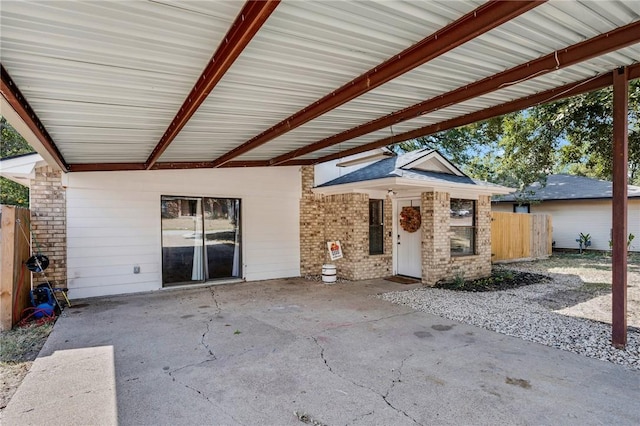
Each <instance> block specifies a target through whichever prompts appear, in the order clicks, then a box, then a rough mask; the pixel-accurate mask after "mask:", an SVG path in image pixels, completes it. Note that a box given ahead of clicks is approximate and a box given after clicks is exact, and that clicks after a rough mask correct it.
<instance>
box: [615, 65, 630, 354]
mask: <svg viewBox="0 0 640 426" xmlns="http://www.w3.org/2000/svg"><path fill="white" fill-rule="evenodd" d="M628 107H629V75H628V70H627V69H626V68H620V69H618V70H615V71H614V72H613V212H612V226H613V230H612V233H611V241H612V242H613V253H612V260H613V262H612V286H611V287H612V295H611V297H612V314H611V316H612V337H611V342H612V343H613V346H615V347H616V348H620V349H624V347H625V346H626V344H627V191H628V190H627V184H628V172H629V170H628V168H629V139H628V136H629V135H628Z"/></svg>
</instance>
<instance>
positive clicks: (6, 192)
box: [0, 116, 34, 207]
mask: <svg viewBox="0 0 640 426" xmlns="http://www.w3.org/2000/svg"><path fill="white" fill-rule="evenodd" d="M0 132H1V133H0V134H1V136H2V140H1V143H0V156H1V157H2V158H5V157H11V156H14V155H20V154H28V153H30V152H34V150H33V148H32V147H31V146H30V145H29V144H28V143H27V141H25V140H24V138H23V137H22V136H20V134H19V133H18V132H17V131H16V130H15V129H14V128H13V127H11V125H10V124H9V123H8V122H7V120H6V119H5V118H4V117H1V116H0ZM0 204H7V205H14V206H21V207H29V188H27V187H26V186H24V185H20V184H19V183H15V182H13V181H10V180H9V179H5V178H3V177H0Z"/></svg>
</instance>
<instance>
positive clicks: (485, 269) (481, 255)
mask: <svg viewBox="0 0 640 426" xmlns="http://www.w3.org/2000/svg"><path fill="white" fill-rule="evenodd" d="M477 209H478V212H477V213H476V239H477V240H476V253H477V254H478V261H477V265H478V267H477V269H476V274H477V276H478V277H486V276H489V275H491V197H490V196H488V195H481V196H480V197H479V198H478V203H477Z"/></svg>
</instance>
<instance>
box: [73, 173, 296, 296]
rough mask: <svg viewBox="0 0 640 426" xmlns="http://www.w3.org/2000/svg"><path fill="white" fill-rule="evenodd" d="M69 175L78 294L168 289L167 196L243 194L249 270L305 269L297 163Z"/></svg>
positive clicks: (254, 276) (260, 273) (274, 274)
mask: <svg viewBox="0 0 640 426" xmlns="http://www.w3.org/2000/svg"><path fill="white" fill-rule="evenodd" d="M67 181H68V182H67V215H68V216H67V233H68V234H67V235H68V242H67V251H68V253H67V255H68V261H67V263H68V286H69V289H70V293H69V294H70V296H71V297H72V298H83V297H93V296H103V295H109V294H120V293H131V292H140V291H149V290H158V289H160V288H161V287H162V250H161V239H162V235H161V221H160V197H161V196H162V195H194V196H196V195H197V196H210V197H232V198H240V199H241V200H242V250H243V257H242V259H243V270H244V273H243V276H244V277H245V278H246V279H247V280H248V281H254V280H261V279H270V278H282V277H291V276H299V275H300V244H299V235H300V229H299V199H300V193H301V184H300V171H299V168H298V167H279V168H270V169H258V168H255V169H253V168H252V169H242V170H240V169H214V170H165V171H159V170H156V171H151V172H106V173H71V174H69V175H68V179H67ZM134 265H139V266H140V269H141V271H140V273H139V274H134V273H133V266H134Z"/></svg>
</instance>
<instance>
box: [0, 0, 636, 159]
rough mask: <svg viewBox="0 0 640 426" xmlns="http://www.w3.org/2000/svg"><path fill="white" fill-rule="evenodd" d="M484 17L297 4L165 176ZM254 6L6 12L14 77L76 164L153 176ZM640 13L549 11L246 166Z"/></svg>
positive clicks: (617, 55) (606, 60)
mask: <svg viewBox="0 0 640 426" xmlns="http://www.w3.org/2000/svg"><path fill="white" fill-rule="evenodd" d="M482 3H483V1H480V0H472V1H456V2H451V1H437V2H436V1H428V2H414V1H395V0H394V1H387V0H380V1H367V2H300V1H295V0H285V1H283V2H282V3H281V4H280V5H279V6H278V8H277V9H276V10H275V12H274V13H273V14H272V15H271V17H270V18H269V19H268V20H267V22H266V24H265V25H264V26H263V27H262V29H261V30H260V31H259V32H258V34H257V35H256V36H255V37H254V39H253V40H252V41H251V43H250V44H249V46H248V47H247V48H246V49H245V50H244V51H243V52H242V55H241V56H240V58H239V59H238V60H237V61H236V62H235V63H234V64H233V66H232V67H231V68H230V70H229V71H228V72H227V73H226V75H225V76H224V77H223V78H222V80H221V81H220V82H219V84H218V86H216V87H215V89H214V90H213V92H212V93H211V94H210V96H209V97H208V99H207V100H206V101H205V102H204V103H203V104H202V106H201V108H200V109H199V110H198V112H196V114H195V115H194V116H193V117H192V119H191V120H190V121H189V123H188V124H187V125H186V126H185V127H184V129H183V131H182V132H181V133H180V134H179V135H178V137H177V138H176V139H175V140H174V142H173V143H172V144H171V145H170V146H169V147H168V149H167V150H166V151H165V152H164V154H163V155H162V156H161V158H160V161H203V160H213V159H215V158H216V157H218V156H220V155H222V154H224V153H226V152H227V151H229V150H231V149H233V148H235V147H236V146H238V145H239V144H241V143H243V142H245V141H247V140H249V139H251V138H252V137H254V136H256V135H258V134H259V133H261V132H262V131H264V130H266V129H268V128H270V127H271V126H273V125H275V124H276V123H278V122H279V121H281V120H283V119H285V118H287V117H288V116H290V115H291V114H293V113H295V112H297V111H298V110H300V109H302V108H304V107H306V106H308V105H309V104H311V103H313V102H314V101H316V100H318V99H320V98H321V97H322V96H324V95H326V94H328V93H331V92H332V91H333V90H336V89H337V88H338V87H340V86H341V85H343V84H345V83H347V82H348V81H350V80H351V79H353V78H355V77H357V76H358V75H360V74H362V73H363V72H365V71H367V70H369V69H371V68H372V67H374V66H376V65H377V64H379V63H381V62H383V61H384V60H386V59H388V58H390V57H392V56H394V55H396V54H398V53H399V52H400V51H402V50H403V49H405V48H407V47H409V46H411V45H412V44H414V43H416V42H417V41H419V40H421V39H422V38H424V37H426V36H427V35H429V34H431V33H433V32H434V31H436V30H438V29H440V28H442V27H443V26H445V25H446V24H448V23H450V22H452V21H454V20H455V19H457V18H459V17H461V16H463V15H464V14H465V13H467V12H469V11H471V10H473V9H475V8H476V7H478V6H479V5H481V4H482ZM243 4H244V3H243V2H242V1H209V2H202V1H165V0H158V1H153V2H141V1H128V2H82V3H81V2H46V1H42V2H34V1H29V2H4V3H3V4H2V16H1V17H0V24H1V25H2V30H3V31H2V33H1V34H0V49H1V52H0V53H1V54H2V63H3V66H5V67H6V68H7V70H8V71H9V73H10V74H11V75H12V77H13V79H14V80H15V81H16V83H17V84H18V86H19V87H20V88H21V90H22V92H23V93H24V95H25V96H26V97H27V98H28V99H29V102H30V103H31V105H32V106H33V108H34V109H35V111H36V112H37V113H38V115H39V116H40V119H41V120H42V122H43V123H44V124H45V126H46V127H47V129H48V130H49V132H50V134H51V135H52V136H53V137H54V140H55V141H56V143H57V144H58V147H59V148H60V150H61V151H62V153H63V155H64V156H65V158H66V159H67V161H68V162H71V163H74V162H116V161H126V162H132V161H139V162H143V161H145V160H146V158H147V156H148V155H149V154H150V153H151V151H152V149H153V147H154V146H155V144H156V143H157V142H158V141H159V139H160V137H161V135H162V134H163V132H164V131H165V130H166V128H167V126H168V125H169V123H170V122H171V120H172V118H173V117H174V115H175V114H176V112H177V110H178V108H179V106H180V105H181V104H182V102H183V100H184V98H185V96H186V95H187V94H188V93H189V90H190V89H191V87H192V86H193V84H194V82H195V81H196V79H197V78H198V76H199V75H200V73H201V72H202V70H203V69H204V67H205V64H206V63H207V61H208V60H209V58H210V57H211V55H212V54H213V52H214V51H215V49H216V48H217V47H218V45H219V44H220V42H221V40H222V38H223V37H224V35H225V33H226V32H227V30H228V29H229V27H230V25H231V23H232V22H233V20H234V19H235V17H236V15H237V14H238V12H239V11H240V10H241V8H242V6H243ZM639 19H640V8H639V7H638V3H637V1H635V0H620V1H598V2H595V1H561V0H557V1H555V0H552V1H549V2H547V3H544V4H542V5H540V6H539V7H537V8H535V9H534V10H532V11H530V12H527V13H525V14H523V15H521V16H519V17H518V18H515V19H513V20H512V21H510V22H508V23H506V24H503V25H501V26H500V27H498V28H496V29H494V30H492V31H490V32H488V33H486V34H483V35H481V36H479V37H478V38H476V39H474V40H472V41H470V42H468V43H466V44H464V45H462V46H459V47H458V48H456V49H453V50H451V51H450V52H448V53H446V54H444V55H442V56H440V57H438V58H436V59H434V60H432V61H430V62H428V63H426V64H424V65H422V66H420V67H418V68H416V69H415V70H413V71H410V72H408V73H406V74H404V75H402V76H401V77H398V78H397V79H395V80H393V81H391V82H389V83H387V84H384V85H382V86H380V87H378V88H376V89H374V90H372V91H370V92H369V93H367V94H365V95H363V96H361V97H360V98H358V99H355V100H352V101H350V102H348V103H346V104H344V105H342V106H341V107H339V108H336V109H335V110H333V111H331V112H329V113H327V114H325V115H323V116H321V117H318V118H316V119H315V120H312V121H310V122H308V123H306V124H305V125H302V126H300V127H299V128H297V129H294V130H292V131H291V132H289V133H287V134H285V135H283V136H280V137H278V138H276V139H274V140H272V141H270V142H269V143H267V144H265V145H263V146H261V147H259V148H257V149H255V150H253V151H251V152H249V153H247V154H245V155H243V156H241V157H238V158H237V160H256V159H258V160H267V159H270V158H273V157H276V156H277V155H280V154H284V153H287V152H289V151H291V150H294V149H297V148H300V147H303V146H305V145H307V144H310V143H313V142H316V141H318V140H321V139H323V138H326V137H329V136H332V135H334V134H336V133H339V132H342V131H344V130H347V129H350V128H352V127H354V126H357V125H361V124H363V123H366V122H368V121H370V120H373V119H376V118H379V117H380V116H383V115H385V114H389V113H391V112H394V111H397V110H399V109H402V108H406V107H408V106H410V105H413V104H415V103H418V102H420V101H423V100H425V99H429V98H433V97H436V96H439V95H441V94H443V93H446V92H448V91H451V90H454V89H456V88H458V87H461V86H465V85H467V84H470V83H473V82H475V81H478V80H480V79H482V78H485V77H488V76H491V75H493V74H495V73H497V72H500V71H503V70H505V69H509V68H511V67H514V66H516V65H518V64H521V63H525V62H527V61H530V60H532V59H535V58H538V57H540V56H543V55H546V54H549V53H552V52H554V51H555V50H558V49H562V48H565V47H567V46H569V45H572V44H575V43H578V42H580V41H583V40H586V39H589V38H591V37H594V36H596V35H598V34H602V33H606V32H608V31H611V30H613V29H615V28H617V27H620V26H622V25H626V24H629V23H631V22H635V21H638V20H639ZM638 58H640V46H639V45H634V46H632V47H628V48H625V49H621V50H619V51H617V52H613V53H610V54H607V55H604V56H601V57H598V58H594V59H591V60H589V61H587V62H584V63H582V64H579V65H575V66H572V67H569V68H567V69H563V70H560V71H555V72H552V73H550V74H548V75H541V76H537V77H535V78H533V79H532V80H530V81H526V82H515V83H516V84H513V85H510V86H505V87H503V88H501V89H500V90H498V91H496V92H495V93H490V94H486V95H483V96H480V97H478V98H476V99H473V100H469V101H467V102H463V103H461V104H459V105H454V106H450V107H447V108H443V109H441V110H439V111H434V112H431V113H429V114H426V115H424V116H422V117H417V118H415V119H412V120H409V121H406V122H402V123H397V124H394V126H393V128H385V129H380V130H378V131H376V132H372V133H370V134H368V135H364V136H362V137H359V138H356V139H353V140H351V141H346V142H343V143H342V144H339V145H336V146H334V147H330V148H327V149H325V150H322V151H320V152H317V153H312V154H309V155H307V156H305V157H304V158H319V157H321V156H323V155H326V154H330V153H335V152H338V151H340V150H343V149H347V148H351V147H355V146H358V145H360V144H363V143H367V142H371V141H375V140H378V139H380V138H383V137H387V136H389V135H390V134H396V135H397V134H399V133H402V132H405V131H409V130H413V129H416V128H418V127H421V126H425V125H429V124H433V123H436V122H439V121H442V120H448V119H451V118H454V117H457V116H460V115H464V114H469V113H471V112H475V111H478V110H480V109H483V108H487V107H490V106H494V105H497V104H500V103H503V102H507V101H509V100H512V99H516V98H520V97H522V96H526V95H529V94H533V93H537V92H539V91H543V90H547V89H550V88H553V87H557V86H560V85H563V84H566V83H568V82H572V81H578V80H581V79H584V78H588V77H590V76H593V75H596V74H598V73H603V72H608V71H610V70H612V69H614V68H616V67H618V66H621V65H628V64H631V63H634V62H635V61H637V60H638Z"/></svg>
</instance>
